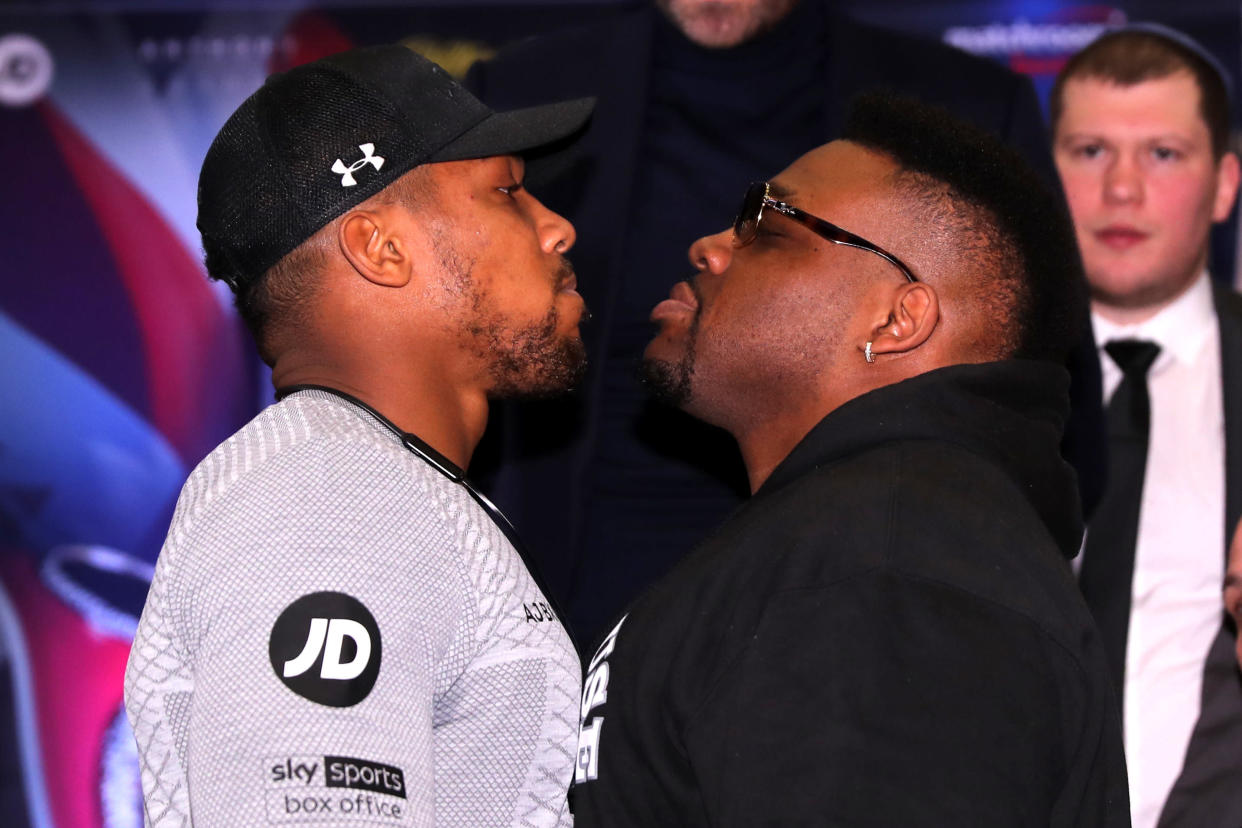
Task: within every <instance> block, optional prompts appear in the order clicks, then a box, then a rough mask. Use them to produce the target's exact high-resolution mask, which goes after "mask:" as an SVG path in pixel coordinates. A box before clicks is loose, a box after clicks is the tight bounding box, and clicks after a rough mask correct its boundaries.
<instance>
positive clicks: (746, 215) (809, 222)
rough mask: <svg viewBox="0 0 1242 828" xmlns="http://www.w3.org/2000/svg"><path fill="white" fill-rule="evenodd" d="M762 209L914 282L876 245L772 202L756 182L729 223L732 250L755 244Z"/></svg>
mask: <svg viewBox="0 0 1242 828" xmlns="http://www.w3.org/2000/svg"><path fill="white" fill-rule="evenodd" d="M765 208H767V209H771V210H775V211H776V212H778V213H780V214H781V215H782V216H786V217H788V218H791V219H793V220H794V221H796V222H798V223H799V224H801V225H802V226H804V227H806V228H809V229H810V230H811V231H813V232H814V233H816V234H818V235H820V236H822V237H824V238H825V239H827V240H828V241H830V242H832V243H833V244H843V245H845V246H847V247H857V248H858V249H859V250H868V251H870V252H872V253H874V254H876V255H877V256H879V257H880V258H882V259H884V260H885V261H888V262H890V263H891V264H892V265H893V266H894V267H896V268H897V269H898V270H900V271H901V273H902V275H903V276H905V277H906V279H908V280H909V281H911V282H917V281H918V279H917V278H916V277H915V275H914V273H913V272H911V270H910V268H908V267H906V264H905V262H903V261H902V260H901V259H899V258H897V257H896V256H894V255H893V254H892V253H889V252H888V251H887V250H885V249H884V248H882V247H880V246H879V245H876V244H872V243H871V242H869V241H867V240H866V239H864V238H863V237H862V236H858V235H855V234H853V233H851V232H850V231H849V230H845V229H843V228H841V227H837V226H836V225H835V224H833V223H832V222H830V221H824V220H823V219H822V218H818V217H817V216H813V215H811V214H810V213H808V212H806V211H805V210H799V209H798V208H797V207H794V206H793V205H791V204H786V203H785V202H783V201H777V200H776V199H775V198H772V195H771V185H770V184H768V182H766V181H756V182H754V183H753V184H751V185H750V186H749V187H747V188H746V195H745V197H743V198H742V208H741V209H740V210H739V211H738V214H737V220H736V221H734V222H733V243H734V244H735V245H736V246H738V247H745V246H746V245H748V244H750V243H751V242H753V241H754V240H755V237H756V236H757V235H758V233H759V222H760V221H761V220H762V219H763V211H764V209H765Z"/></svg>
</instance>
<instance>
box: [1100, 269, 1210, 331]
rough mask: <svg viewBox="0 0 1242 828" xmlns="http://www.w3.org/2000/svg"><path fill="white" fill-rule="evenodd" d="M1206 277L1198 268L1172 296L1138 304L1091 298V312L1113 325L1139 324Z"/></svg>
mask: <svg viewBox="0 0 1242 828" xmlns="http://www.w3.org/2000/svg"><path fill="white" fill-rule="evenodd" d="M1202 278H1206V277H1205V274H1204V271H1203V269H1202V268H1200V269H1199V270H1198V271H1196V275H1195V276H1194V278H1192V279H1189V280H1188V281H1186V283H1185V284H1183V285H1182V287H1181V289H1180V290H1178V291H1177V292H1176V293H1174V294H1173V295H1172V296H1164V297H1162V298H1160V299H1159V300H1157V301H1154V302H1146V303H1143V304H1138V305H1122V304H1116V303H1112V302H1108V301H1105V300H1103V299H1101V298H1099V297H1095V296H1093V297H1092V298H1091V312H1092V313H1094V314H1095V315H1096V316H1099V317H1101V318H1103V319H1107V320H1108V321H1109V322H1111V323H1112V324H1114V325H1121V326H1131V325H1139V324H1141V323H1143V322H1146V321H1147V320H1148V319H1151V318H1152V317H1153V316H1155V315H1156V314H1158V313H1160V312H1161V311H1162V310H1164V309H1165V308H1167V307H1169V306H1170V305H1172V304H1173V303H1175V302H1177V301H1178V300H1179V299H1181V298H1182V297H1183V296H1185V295H1186V292H1187V291H1189V290H1190V289H1191V288H1192V287H1194V286H1195V285H1196V284H1198V282H1199V280H1200V279H1202Z"/></svg>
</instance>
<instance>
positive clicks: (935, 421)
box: [755, 360, 1083, 558]
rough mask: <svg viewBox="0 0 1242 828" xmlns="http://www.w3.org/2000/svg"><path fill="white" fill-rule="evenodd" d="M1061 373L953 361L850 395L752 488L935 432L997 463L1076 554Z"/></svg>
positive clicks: (1031, 363)
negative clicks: (1063, 448)
mask: <svg viewBox="0 0 1242 828" xmlns="http://www.w3.org/2000/svg"><path fill="white" fill-rule="evenodd" d="M1068 416H1069V374H1068V373H1067V372H1066V371H1065V369H1064V368H1061V367H1060V366H1058V365H1054V364H1052V363H1049V362H1040V361H1035V360H1006V361H1002V362H988V363H981V364H973V365H953V366H949V367H947V368H940V369H937V370H935V371H929V372H927V373H925V374H920V375H919V376H917V377H912V378H911V379H908V380H904V381H902V382H899V383H896V384H894V385H888V386H885V387H883V388H878V389H876V390H874V391H871V392H868V393H866V394H863V395H862V396H860V397H856V398H854V399H852V400H850V401H849V402H847V403H845V404H844V405H842V406H840V407H839V408H837V409H836V410H834V411H832V412H831V413H829V414H828V415H827V416H826V417H824V419H823V420H821V421H820V422H819V423H818V424H817V425H816V426H815V427H814V428H812V429H811V430H810V431H809V432H808V433H807V435H806V436H805V437H804V438H802V441H801V442H799V443H798V445H797V446H795V447H794V450H793V451H791V452H790V453H789V455H788V456H787V457H786V458H785V459H784V460H783V461H781V463H780V465H778V466H777V467H776V469H774V470H773V472H772V474H771V476H769V477H768V479H767V480H766V481H765V482H764V484H763V485H762V486H761V487H760V488H759V490H758V491H757V492H756V493H755V497H756V498H758V497H762V496H764V495H765V494H766V493H768V492H771V491H774V490H776V489H778V488H780V487H782V486H784V485H785V484H787V483H789V482H791V481H793V480H795V479H797V478H798V477H801V476H802V475H804V474H806V473H808V472H810V471H812V470H813V469H815V468H816V467H819V466H823V465H826V464H828V463H832V462H835V461H837V460H840V459H843V458H846V457H849V456H851V455H854V454H858V453H860V452H864V451H867V450H868V449H872V448H875V447H878V446H882V445H890V444H892V443H895V442H899V441H904V440H939V441H942V442H948V443H952V444H955V445H958V446H961V447H962V448H964V449H966V450H968V451H971V452H974V453H976V454H978V455H981V456H983V457H984V458H986V459H988V460H989V461H991V462H993V463H995V464H996V465H998V466H999V467H1000V468H1001V469H1002V470H1003V471H1004V472H1005V474H1006V475H1007V476H1008V477H1010V478H1011V479H1012V480H1013V481H1014V483H1015V484H1017V486H1018V488H1019V489H1020V490H1021V491H1022V492H1024V493H1025V495H1026V497H1027V499H1028V500H1029V501H1030V503H1031V505H1032V507H1033V508H1034V509H1035V511H1036V513H1037V514H1038V515H1039V516H1040V518H1041V519H1042V520H1043V522H1044V524H1045V525H1046V526H1047V527H1048V530H1049V532H1050V533H1051V535H1052V537H1053V538H1054V539H1055V540H1056V542H1057V545H1058V546H1059V547H1060V548H1061V551H1062V553H1063V554H1064V555H1065V557H1066V558H1073V557H1074V556H1075V555H1077V554H1078V549H1079V545H1080V543H1081V541H1082V532H1083V521H1082V510H1081V507H1080V504H1079V500H1078V481H1077V477H1076V475H1075V473H1074V470H1073V468H1072V467H1071V466H1070V465H1069V464H1068V463H1066V462H1065V460H1064V459H1063V458H1062V457H1061V451H1060V442H1061V433H1062V430H1063V429H1064V426H1065V420H1066V418H1067V417H1068Z"/></svg>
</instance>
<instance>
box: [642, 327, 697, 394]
mask: <svg viewBox="0 0 1242 828" xmlns="http://www.w3.org/2000/svg"><path fill="white" fill-rule="evenodd" d="M697 328H698V320H697V319H696V320H695V321H694V323H692V325H691V329H690V331H689V335H688V337H687V340H686V352H685V353H684V354H682V357H681V359H679V360H678V361H676V362H670V361H669V360H666V359H653V358H651V357H648V358H645V359H644V360H643V363H642V370H641V371H640V372H639V379H640V380H641V381H642V383H643V385H645V386H646V387H647V388H648V389H649V390H650V391H651V394H652V396H654V397H655V398H656V399H657V400H659V401H660V402H662V403H666V404H668V405H671V406H673V407H674V408H685V407H686V405H687V404H689V402H690V398H691V396H692V385H691V380H692V379H693V378H694V342H695V340H694V334H695V333H697V332H698V331H697Z"/></svg>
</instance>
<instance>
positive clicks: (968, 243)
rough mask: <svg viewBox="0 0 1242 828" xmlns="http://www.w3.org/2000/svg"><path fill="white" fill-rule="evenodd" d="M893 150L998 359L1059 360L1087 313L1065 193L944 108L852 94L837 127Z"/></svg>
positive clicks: (901, 177) (906, 186)
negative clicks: (946, 241)
mask: <svg viewBox="0 0 1242 828" xmlns="http://www.w3.org/2000/svg"><path fill="white" fill-rule="evenodd" d="M842 137H843V138H845V139H846V140H848V141H852V142H853V143H856V144H859V145H861V146H863V147H866V148H868V149H870V150H873V151H875V152H880V153H882V154H884V155H886V156H888V157H889V158H891V159H892V160H893V161H894V162H895V163H896V164H897V166H898V168H899V169H898V171H897V173H896V174H895V176H894V181H893V182H892V183H893V184H894V185H895V186H896V187H897V188H898V189H899V190H900V191H902V192H904V193H906V194H908V195H909V196H910V197H911V206H912V212H913V214H914V215H915V216H917V217H918V219H919V220H922V221H927V222H932V223H934V224H935V225H936V226H938V227H939V228H940V229H942V230H944V231H947V232H948V233H949V234H951V238H953V239H954V240H955V243H956V244H958V246H959V249H960V250H961V252H962V255H961V256H960V257H959V262H960V269H959V270H957V271H955V272H954V273H953V274H952V276H953V278H960V279H966V280H969V282H968V283H967V284H966V285H965V287H966V288H967V289H966V290H965V291H964V294H965V295H967V296H970V297H972V298H973V301H977V302H978V303H979V304H978V306H977V307H978V309H979V310H980V311H982V312H983V313H984V314H986V317H985V318H989V319H992V320H995V324H994V325H990V326H988V329H989V331H990V333H988V334H985V336H991V337H992V339H991V340H990V341H983V342H981V343H980V344H981V345H982V346H983V347H984V348H985V349H987V350H990V351H991V353H990V354H989V356H990V357H991V358H995V359H1004V358H1015V357H1016V358H1026V359H1043V360H1049V361H1052V362H1057V363H1064V361H1065V359H1066V357H1067V355H1068V353H1069V351H1070V349H1071V348H1072V347H1073V346H1074V344H1075V343H1076V342H1077V341H1078V339H1079V338H1080V337H1081V336H1082V335H1083V332H1084V331H1083V328H1084V326H1085V324H1086V320H1087V309H1086V302H1087V292H1086V277H1085V275H1084V273H1083V269H1082V260H1081V258H1080V257H1079V255H1078V245H1077V242H1076V241H1075V236H1074V225H1073V222H1072V221H1071V220H1070V216H1069V211H1068V208H1067V207H1066V205H1065V200H1064V199H1063V198H1062V197H1061V195H1060V194H1059V193H1057V192H1055V191H1053V190H1052V189H1050V188H1049V186H1048V185H1047V184H1046V183H1045V182H1044V180H1043V179H1042V178H1041V177H1040V176H1039V175H1038V174H1036V173H1035V171H1034V170H1033V169H1032V168H1031V167H1030V165H1029V164H1027V162H1026V160H1025V159H1023V158H1022V156H1020V155H1019V154H1018V153H1017V152H1015V151H1014V150H1012V149H1010V148H1009V147H1007V146H1006V145H1005V144H1003V143H1001V141H1000V140H999V139H998V138H996V137H994V136H993V135H991V134H990V133H987V132H985V131H983V130H982V129H980V128H978V127H976V126H973V125H971V124H968V123H965V122H963V121H960V120H958V119H957V118H955V117H953V116H952V115H950V114H949V113H948V112H947V111H946V110H944V109H941V108H939V107H935V106H930V105H928V104H924V103H920V102H918V101H915V100H913V99H910V98H903V97H897V96H893V95H889V94H880V93H871V94H866V95H862V96H860V97H859V98H857V99H856V100H855V101H854V105H853V108H852V111H851V113H850V117H849V120H848V123H847V124H846V127H845V131H844V134H843V135H842Z"/></svg>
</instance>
